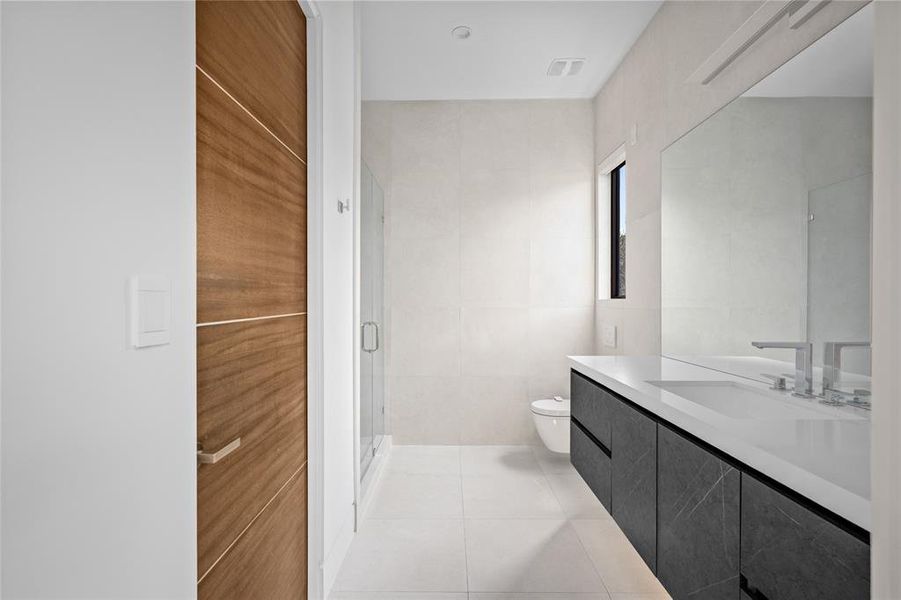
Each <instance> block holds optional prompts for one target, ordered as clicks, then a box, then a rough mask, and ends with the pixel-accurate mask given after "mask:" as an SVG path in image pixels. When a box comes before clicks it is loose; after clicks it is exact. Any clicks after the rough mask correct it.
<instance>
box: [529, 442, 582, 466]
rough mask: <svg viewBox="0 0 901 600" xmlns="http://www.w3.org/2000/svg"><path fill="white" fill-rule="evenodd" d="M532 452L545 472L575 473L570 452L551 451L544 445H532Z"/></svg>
mask: <svg viewBox="0 0 901 600" xmlns="http://www.w3.org/2000/svg"><path fill="white" fill-rule="evenodd" d="M532 454H534V455H535V459H536V460H537V461H538V465H539V466H540V467H541V470H542V471H544V472H545V473H575V472H576V468H575V467H573V465H572V463H571V462H570V458H569V454H561V453H559V452H551V451H550V450H548V449H547V448H546V447H544V446H532Z"/></svg>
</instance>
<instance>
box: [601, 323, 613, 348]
mask: <svg viewBox="0 0 901 600" xmlns="http://www.w3.org/2000/svg"><path fill="white" fill-rule="evenodd" d="M601 342H602V343H603V344H604V346H606V347H608V348H616V325H602V326H601Z"/></svg>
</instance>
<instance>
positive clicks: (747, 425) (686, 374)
mask: <svg viewBox="0 0 901 600" xmlns="http://www.w3.org/2000/svg"><path fill="white" fill-rule="evenodd" d="M569 359H570V363H571V365H572V368H573V369H575V370H576V371H578V372H579V373H581V374H582V375H585V376H586V377H588V378H589V379H592V380H594V381H596V382H598V383H600V384H602V385H604V386H605V387H607V388H609V389H611V390H613V391H614V392H616V393H618V394H619V395H621V396H623V397H625V398H628V399H629V400H631V401H632V402H634V403H635V404H637V405H638V406H641V407H642V408H644V409H646V410H648V411H650V412H651V413H654V414H655V415H657V416H658V417H660V418H661V419H663V420H665V421H668V422H669V423H672V424H673V425H675V426H676V427H679V428H680V429H683V430H684V431H686V432H688V433H690V434H692V435H694V436H695V437H697V438H699V439H701V440H703V441H705V442H707V443H708V444H710V445H712V446H714V447H716V448H718V449H720V450H721V451H722V452H724V453H725V454H727V455H729V456H731V457H733V458H735V459H736V460H738V461H739V462H742V463H744V464H746V465H748V466H749V467H751V468H753V469H756V470H757V471H760V472H761V473H763V474H764V475H767V476H769V477H771V478H773V479H774V480H776V481H778V482H779V483H781V484H783V485H785V486H787V487H789V488H791V489H793V490H795V491H796V492H798V493H799V494H801V495H802V496H804V497H806V498H808V499H809V500H812V501H813V502H815V503H817V504H819V505H820V506H822V507H823V508H825V509H827V510H830V511H832V512H833V513H835V514H837V515H839V516H841V517H843V518H845V519H847V520H848V521H850V522H852V523H854V524H856V525H858V526H860V527H862V528H864V529H866V530H867V531H869V530H870V420H869V416H868V413H867V412H866V411H861V410H859V409H853V408H845V409H839V410H845V411H848V412H849V413H852V414H853V415H854V416H858V417H859V416H863V417H865V418H856V419H854V420H829V419H810V420H807V419H805V420H764V419H760V420H757V419H733V418H729V417H727V416H725V415H722V414H720V413H718V412H715V411H713V410H710V409H707V408H704V407H703V406H701V405H699V404H696V403H694V402H691V401H690V400H686V399H685V398H683V397H681V396H678V395H676V394H674V393H672V392H668V391H666V390H664V389H661V388H660V387H658V386H656V385H654V384H652V383H649V382H652V381H663V380H665V381H733V382H737V383H741V384H743V385H747V386H752V387H755V388H759V389H760V390H764V391H766V390H767V389H768V386H767V385H766V384H763V383H759V382H757V381H754V380H751V379H749V378H748V377H747V376H746V377H741V376H737V375H732V374H730V373H726V372H723V371H717V370H714V369H711V368H706V367H701V366H697V365H693V364H689V363H686V362H683V361H680V360H674V359H671V358H666V357H662V356H571V357H569ZM761 360H764V359H761ZM763 372H769V371H763ZM792 401H795V402H812V403H816V402H817V401H816V400H797V399H792Z"/></svg>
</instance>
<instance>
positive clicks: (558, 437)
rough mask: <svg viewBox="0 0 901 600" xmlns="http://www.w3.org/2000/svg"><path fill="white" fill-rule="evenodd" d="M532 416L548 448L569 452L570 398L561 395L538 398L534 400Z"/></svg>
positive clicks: (553, 450) (554, 450) (552, 450)
mask: <svg viewBox="0 0 901 600" xmlns="http://www.w3.org/2000/svg"><path fill="white" fill-rule="evenodd" d="M532 418H533V419H534V420H535V428H536V429H537V430H538V435H539V436H541V441H542V442H544V445H545V446H547V449H548V450H550V451H551V452H561V453H564V454H569V400H567V399H564V398H561V397H560V396H555V397H554V398H551V399H549V400H536V401H534V402H532Z"/></svg>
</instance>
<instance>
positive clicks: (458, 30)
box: [451, 25, 472, 40]
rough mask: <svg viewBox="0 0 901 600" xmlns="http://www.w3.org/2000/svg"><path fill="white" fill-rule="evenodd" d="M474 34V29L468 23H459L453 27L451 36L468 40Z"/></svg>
mask: <svg viewBox="0 0 901 600" xmlns="http://www.w3.org/2000/svg"><path fill="white" fill-rule="evenodd" d="M471 35H472V29H470V28H469V27H467V26H466V25H459V26H457V27H454V28H453V29H451V37H452V38H454V39H455V40H466V39H469V36H471Z"/></svg>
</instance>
